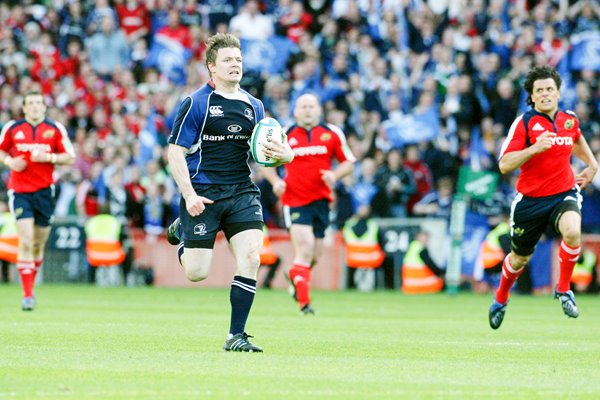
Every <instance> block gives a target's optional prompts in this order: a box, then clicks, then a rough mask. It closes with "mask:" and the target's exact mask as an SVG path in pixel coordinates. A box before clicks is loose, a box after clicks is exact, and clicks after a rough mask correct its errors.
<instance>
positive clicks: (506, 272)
mask: <svg viewBox="0 0 600 400" xmlns="http://www.w3.org/2000/svg"><path fill="white" fill-rule="evenodd" d="M524 270H525V267H523V268H521V269H520V270H518V271H516V270H514V269H513V267H512V265H510V254H508V255H507V256H506V257H505V258H504V262H503V263H502V278H501V279H500V286H498V290H496V301H497V302H498V303H500V304H506V302H507V301H508V296H509V295H510V289H511V288H512V286H513V284H514V283H515V281H516V280H517V278H518V277H519V275H521V274H522V273H523V271H524Z"/></svg>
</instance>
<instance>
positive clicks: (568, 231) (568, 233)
mask: <svg viewBox="0 0 600 400" xmlns="http://www.w3.org/2000/svg"><path fill="white" fill-rule="evenodd" d="M562 238H563V240H564V241H565V242H566V243H567V244H568V245H569V246H572V247H575V246H579V244H580V243H581V232H580V231H579V229H577V228H576V227H568V228H565V229H563V232H562Z"/></svg>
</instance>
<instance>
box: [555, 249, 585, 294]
mask: <svg viewBox="0 0 600 400" xmlns="http://www.w3.org/2000/svg"><path fill="white" fill-rule="evenodd" d="M580 253H581V246H577V247H571V246H569V245H568V244H566V243H565V241H564V240H562V241H561V242H560V249H559V250H558V260H559V261H560V276H559V278H558V284H557V285H556V291H557V292H561V293H564V292H566V291H568V290H570V289H571V275H573V268H575V264H576V263H577V259H579V254H580Z"/></svg>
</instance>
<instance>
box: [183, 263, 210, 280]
mask: <svg viewBox="0 0 600 400" xmlns="http://www.w3.org/2000/svg"><path fill="white" fill-rule="evenodd" d="M185 276H186V277H187V278H188V279H189V280H190V281H192V282H200V281H203V280H205V279H206V278H208V268H201V267H200V268H198V267H196V268H194V267H187V266H186V267H185Z"/></svg>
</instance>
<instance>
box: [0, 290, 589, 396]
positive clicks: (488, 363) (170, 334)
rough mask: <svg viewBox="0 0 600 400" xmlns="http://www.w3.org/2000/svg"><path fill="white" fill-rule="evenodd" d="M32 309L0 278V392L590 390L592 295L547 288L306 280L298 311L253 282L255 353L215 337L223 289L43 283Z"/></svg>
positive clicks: (225, 303) (225, 313)
mask: <svg viewBox="0 0 600 400" xmlns="http://www.w3.org/2000/svg"><path fill="white" fill-rule="evenodd" d="M37 295H38V307H37V309H36V310H35V311H34V312H31V313H26V312H23V311H21V310H20V289H19V288H18V287H17V286H16V285H10V286H2V287H0V399H78V400H80V399H129V400H131V399H315V398H326V399H330V398H333V399H335V398H338V399H349V398H350V399H391V398H406V399H438V398H444V399H493V398H496V399H508V398H510V399H552V398H556V399H565V398H568V399H598V398H600V297H597V296H578V298H577V300H578V305H579V307H580V310H581V316H580V317H579V318H578V319H577V320H573V319H567V318H566V317H565V316H564V315H563V313H562V310H561V308H560V305H559V303H558V301H556V300H552V299H551V296H549V295H547V296H539V297H525V296H513V298H512V300H511V302H510V304H509V307H508V309H507V315H506V318H505V320H504V324H503V325H502V327H501V328H500V329H499V330H497V331H493V330H492V329H490V328H489V326H488V321H487V310H488V307H489V305H490V301H491V295H475V294H459V295H457V296H454V297H450V296H448V295H446V294H439V295H431V296H406V295H402V294H400V293H390V292H374V293H356V292H339V293H336V292H316V293H314V296H313V297H314V306H315V308H316V309H317V311H318V314H317V315H316V316H300V315H299V313H298V311H297V308H296V306H295V304H294V303H293V302H292V300H291V298H290V297H289V296H288V294H287V293H286V292H284V291H267V290H259V291H258V295H257V298H256V300H255V303H254V307H253V310H252V314H251V316H250V320H249V323H248V325H247V330H248V333H250V334H252V335H254V336H255V339H254V342H255V343H256V344H258V345H260V346H263V347H264V349H265V352H264V353H262V354H247V353H243V354H242V353H227V352H224V351H222V350H221V346H222V345H223V341H224V339H225V335H226V333H227V329H228V326H229V291H228V290H224V289H206V288H195V289H158V288H134V289H127V288H96V287H85V286H53V285H44V286H41V287H39V288H38V289H37Z"/></svg>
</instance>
